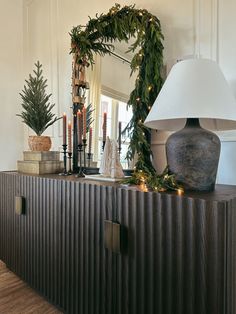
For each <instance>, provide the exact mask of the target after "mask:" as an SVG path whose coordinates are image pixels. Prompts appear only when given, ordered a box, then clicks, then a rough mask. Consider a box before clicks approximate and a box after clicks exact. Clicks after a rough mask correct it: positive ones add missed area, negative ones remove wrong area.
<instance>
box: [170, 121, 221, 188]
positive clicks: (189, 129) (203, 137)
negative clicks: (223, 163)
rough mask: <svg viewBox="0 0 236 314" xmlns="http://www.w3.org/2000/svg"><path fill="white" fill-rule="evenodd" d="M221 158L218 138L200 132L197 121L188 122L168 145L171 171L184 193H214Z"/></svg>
mask: <svg viewBox="0 0 236 314" xmlns="http://www.w3.org/2000/svg"><path fill="white" fill-rule="evenodd" d="M219 156H220V140H219V138H218V136H217V135H216V134H215V133H212V132H210V131H208V130H205V129H203V128H201V127H200V125H199V120H198V119H187V123H186V125H185V127H184V128H183V129H182V130H180V131H178V132H176V133H174V134H172V135H171V136H170V137H169V138H168V140H167V142H166V157H167V163H168V165H169V170H170V171H171V173H174V174H175V175H176V180H177V181H178V182H179V183H180V184H181V185H182V186H183V187H184V189H185V190H192V191H213V190H214V188H215V181H216V174H217V168H218V163H219Z"/></svg>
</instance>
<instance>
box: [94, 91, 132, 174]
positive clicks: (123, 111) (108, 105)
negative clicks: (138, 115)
mask: <svg viewBox="0 0 236 314" xmlns="http://www.w3.org/2000/svg"><path fill="white" fill-rule="evenodd" d="M97 110H98V111H99V117H98V118H99V123H98V125H102V123H103V121H102V119H103V113H104V112H106V113H107V136H109V137H110V138H111V139H117V140H118V123H119V122H121V123H122V130H123V129H124V128H125V127H126V125H127V124H128V122H129V121H130V119H131V118H132V108H127V104H126V103H125V102H122V101H119V100H117V99H115V98H112V97H108V96H105V95H101V101H100V105H99V108H97ZM121 143H122V144H121V156H120V160H121V164H122V167H123V169H127V168H128V162H127V160H126V154H127V150H128V145H129V139H128V138H126V137H124V136H122V139H121ZM94 155H95V156H97V161H98V165H99V164H100V161H101V155H102V129H101V128H99V130H98V134H95V147H94Z"/></svg>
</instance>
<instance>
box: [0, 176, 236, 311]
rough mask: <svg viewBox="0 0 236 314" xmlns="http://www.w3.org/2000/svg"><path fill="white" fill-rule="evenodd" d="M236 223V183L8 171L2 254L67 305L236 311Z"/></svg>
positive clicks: (0, 209)
mask: <svg viewBox="0 0 236 314" xmlns="http://www.w3.org/2000/svg"><path fill="white" fill-rule="evenodd" d="M15 196H22V197H24V198H25V204H26V208H25V209H26V211H25V214H23V215H17V214H16V212H15ZM105 221H107V222H108V224H109V222H113V223H114V226H115V227H114V232H115V233H114V232H113V233H110V231H109V228H108V229H106V228H105ZM235 228H236V187H233V186H217V189H216V191H215V192H214V193H208V194H192V195H191V194H189V195H185V196H177V195H175V194H174V193H162V194H160V193H153V192H148V193H144V192H141V191H138V190H137V189H132V188H126V187H121V186H116V185H109V184H99V183H96V182H87V181H85V180H80V181H78V180H76V179H73V178H58V177H56V176H47V177H38V176H30V175H20V174H17V173H0V259H1V260H3V261H4V262H5V263H6V264H7V266H8V267H9V268H10V269H12V270H13V271H14V272H15V273H16V274H18V275H19V276H20V277H21V278H23V279H24V280H25V281H26V282H28V283H29V284H30V285H31V286H33V287H34V288H35V289H36V290H38V291H39V292H40V293H42V294H43V295H44V296H45V297H46V298H47V299H48V300H50V301H51V302H52V303H54V304H56V305H57V306H58V307H60V308H61V309H63V310H64V311H65V312H66V313H72V314H77V313H78V314H185V313H186V314H205V313H206V314H235V313H236V307H235V282H236V277H235V273H236V272H235V267H236V260H235V254H236V253H235V249H236V247H235V246H236V233H235ZM105 230H106V234H105ZM114 234H115V235H114ZM109 237H114V238H111V239H110V240H111V241H109ZM105 239H106V241H107V242H108V245H111V248H114V247H115V250H116V251H117V250H118V251H119V250H120V253H115V252H112V250H110V249H107V248H105ZM112 241H113V242H112ZM114 241H116V243H115V245H114ZM117 241H120V242H119V243H118V242H117ZM109 243H113V244H109ZM118 244H119V245H120V246H119V245H118Z"/></svg>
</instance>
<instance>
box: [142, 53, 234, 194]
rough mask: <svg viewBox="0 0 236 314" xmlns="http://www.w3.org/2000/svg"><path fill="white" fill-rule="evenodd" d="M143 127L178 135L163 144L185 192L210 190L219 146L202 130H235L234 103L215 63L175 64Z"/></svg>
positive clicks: (187, 61)
mask: <svg viewBox="0 0 236 314" xmlns="http://www.w3.org/2000/svg"><path fill="white" fill-rule="evenodd" d="M144 124H145V125H146V126H147V127H149V128H153V129H158V130H169V131H174V130H178V131H177V132H175V133H173V134H172V135H170V137H169V138H168V139H167V142H166V157H167V164H168V166H169V170H170V172H171V173H174V174H175V175H176V180H177V181H178V182H179V183H180V184H181V185H182V186H183V187H184V189H185V190H193V191H212V190H214V187H215V180H216V174H217V168H218V162H219V156H220V140H219V138H218V136H217V135H216V134H214V133H212V132H210V131H208V130H206V129H210V130H213V131H216V130H232V129H236V100H235V98H234V96H233V93H232V91H231V90H230V87H229V85H228V83H227V81H226V79H225V77H224V75H223V73H222V72H221V70H220V68H219V66H218V64H217V63H216V62H214V61H211V60H207V59H188V60H183V61H180V62H178V63H176V64H175V65H174V66H173V68H172V69H171V71H170V73H169V75H168V77H167V79H166V81H165V83H164V85H163V87H162V89H161V91H160V93H159V95H158V97H157V99H156V100H155V102H154V104H153V106H152V109H151V110H150V112H149V114H148V116H147V118H146V120H145V123H144ZM204 128H206V129H204Z"/></svg>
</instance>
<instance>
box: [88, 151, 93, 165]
mask: <svg viewBox="0 0 236 314" xmlns="http://www.w3.org/2000/svg"><path fill="white" fill-rule="evenodd" d="M91 159H92V153H90V152H89V153H88V168H90V164H91Z"/></svg>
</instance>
